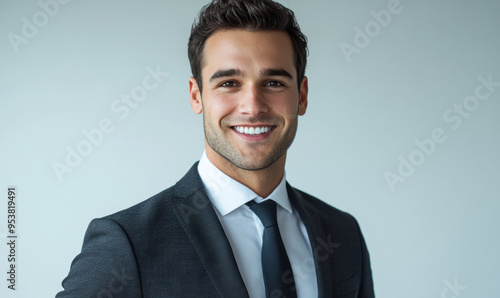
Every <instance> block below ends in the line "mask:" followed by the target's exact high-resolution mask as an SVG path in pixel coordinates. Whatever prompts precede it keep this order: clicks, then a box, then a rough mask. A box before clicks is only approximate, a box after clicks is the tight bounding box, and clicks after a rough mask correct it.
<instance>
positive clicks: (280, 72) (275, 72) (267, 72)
mask: <svg viewBox="0 0 500 298" xmlns="http://www.w3.org/2000/svg"><path fill="white" fill-rule="evenodd" d="M244 75H245V73H244V72H243V71H241V70H240V69H237V68H231V69H220V70H218V71H216V72H215V73H214V74H213V75H212V76H211V77H210V80H209V82H213V81H214V80H216V79H218V78H223V77H231V76H244ZM260 75H261V76H263V77H270V76H280V77H285V78H288V79H293V76H292V75H291V74H290V73H289V72H288V71H286V70H284V69H281V68H279V69H276V68H265V69H263V70H261V71H260Z"/></svg>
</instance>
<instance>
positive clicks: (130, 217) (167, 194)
mask: <svg viewBox="0 0 500 298" xmlns="http://www.w3.org/2000/svg"><path fill="white" fill-rule="evenodd" d="M196 166H197V163H195V164H194V165H193V166H192V167H191V169H190V170H189V171H188V173H187V174H186V175H185V176H184V177H182V178H181V179H180V180H179V181H178V182H177V183H175V184H174V185H172V186H170V187H168V188H167V189H165V190H163V191H161V192H159V193H157V194H155V195H153V196H152V197H150V198H148V199H145V200H143V201H141V202H139V203H137V204H135V205H133V206H131V207H128V208H126V209H124V210H121V211H118V212H116V213H113V214H110V215H107V216H105V217H103V218H104V219H111V220H113V221H116V222H118V223H119V224H126V223H135V224H136V225H141V224H146V223H150V222H160V221H165V220H170V219H172V218H175V214H174V208H175V206H178V205H179V204H183V203H186V201H185V199H186V197H189V196H191V195H192V194H195V193H197V192H200V190H201V189H202V187H200V186H202V185H201V184H200V183H201V181H198V180H199V176H197V170H196Z"/></svg>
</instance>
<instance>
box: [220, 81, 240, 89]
mask: <svg viewBox="0 0 500 298" xmlns="http://www.w3.org/2000/svg"><path fill="white" fill-rule="evenodd" d="M237 86H238V84H237V83H236V82H235V81H225V82H222V83H220V84H219V87H226V88H229V87H237Z"/></svg>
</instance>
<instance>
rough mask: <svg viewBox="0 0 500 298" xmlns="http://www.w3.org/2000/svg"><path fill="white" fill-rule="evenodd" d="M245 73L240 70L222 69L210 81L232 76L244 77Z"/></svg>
mask: <svg viewBox="0 0 500 298" xmlns="http://www.w3.org/2000/svg"><path fill="white" fill-rule="evenodd" d="M242 75H243V72H242V71H241V70H239V69H235V68H231V69H220V70H218V71H216V72H215V73H214V74H213V75H212V76H211V77H210V81H209V82H212V81H214V80H216V79H218V78H223V77H232V76H242Z"/></svg>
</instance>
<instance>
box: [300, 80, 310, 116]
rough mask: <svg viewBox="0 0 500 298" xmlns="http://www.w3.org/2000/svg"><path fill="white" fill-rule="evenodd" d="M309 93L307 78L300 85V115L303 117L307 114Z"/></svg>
mask: <svg viewBox="0 0 500 298" xmlns="http://www.w3.org/2000/svg"><path fill="white" fill-rule="evenodd" d="M308 91H309V85H308V83H307V77H304V78H303V79H302V83H301V84H300V94H299V115H300V116H302V115H304V114H305V113H306V109H307V92H308Z"/></svg>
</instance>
